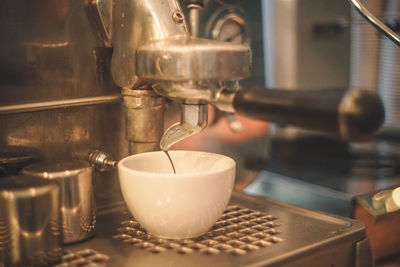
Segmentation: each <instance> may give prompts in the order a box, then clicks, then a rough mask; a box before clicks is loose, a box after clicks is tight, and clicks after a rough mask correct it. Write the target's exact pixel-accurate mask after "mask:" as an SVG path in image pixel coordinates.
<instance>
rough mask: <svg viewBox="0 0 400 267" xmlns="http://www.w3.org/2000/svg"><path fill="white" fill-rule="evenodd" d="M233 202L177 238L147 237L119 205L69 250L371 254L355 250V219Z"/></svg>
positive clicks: (309, 256) (134, 258)
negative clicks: (205, 226)
mask: <svg viewBox="0 0 400 267" xmlns="http://www.w3.org/2000/svg"><path fill="white" fill-rule="evenodd" d="M230 204H231V205H233V206H231V207H230V208H228V210H227V212H226V213H225V214H224V215H223V216H222V218H221V220H220V221H219V222H218V223H217V224H216V225H215V226H214V227H213V228H212V230H211V231H209V232H208V233H207V234H205V235H204V236H202V237H200V238H197V239H182V240H174V241H173V240H164V239H158V238H153V237H151V236H149V235H148V234H147V233H146V232H144V231H143V230H142V229H141V228H140V226H138V224H137V222H135V221H134V220H132V218H131V216H130V214H129V213H128V212H127V210H126V208H125V207H120V208H119V209H115V210H114V211H113V212H111V213H105V214H100V215H99V217H98V219H99V225H98V226H99V228H98V229H99V234H98V235H97V236H96V237H95V238H93V239H91V240H89V241H88V242H85V243H80V244H76V245H72V246H67V247H66V249H68V250H70V251H72V252H75V251H77V252H79V251H82V250H84V249H91V250H95V251H97V252H98V253H101V254H104V255H107V256H108V257H110V258H109V261H108V264H109V265H117V266H188V265H190V266H313V265H315V266H332V265H335V266H356V263H357V262H362V260H364V259H367V256H368V255H370V254H368V242H367V243H364V245H366V246H364V248H365V249H359V250H358V251H357V252H360V253H358V254H357V253H356V251H355V250H354V246H355V244H356V243H358V242H359V241H362V240H364V239H365V233H364V226H363V225H362V224H361V223H359V222H357V221H354V220H351V219H346V218H341V217H334V216H331V215H326V214H322V213H317V212H313V211H309V210H305V209H302V208H297V207H294V206H290V205H287V204H282V203H277V202H274V201H271V200H268V199H261V198H255V197H250V196H246V195H243V194H241V193H238V192H234V194H233V196H232V199H231V202H230ZM273 229H274V230H273ZM359 247H361V246H359ZM356 257H359V258H356Z"/></svg>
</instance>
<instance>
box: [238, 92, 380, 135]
mask: <svg viewBox="0 0 400 267" xmlns="http://www.w3.org/2000/svg"><path fill="white" fill-rule="evenodd" d="M233 107H234V109H235V111H237V112H238V113H240V114H243V115H245V116H248V117H252V118H255V119H260V120H266V121H269V122H274V123H283V124H291V125H293V126H298V127H301V128H306V129H309V130H315V131H319V132H324V133H328V134H330V135H334V136H338V137H340V138H342V139H346V140H349V141H363V140H366V139H368V138H370V137H372V136H373V135H374V134H375V133H376V132H377V130H379V128H380V127H381V125H382V123H383V121H384V109H383V104H382V102H381V100H380V98H379V97H378V95H377V94H375V93H373V92H371V91H367V90H363V89H350V90H344V89H334V90H280V89H267V88H262V89H258V90H249V89H242V90H239V91H238V92H237V93H236V94H235V97H234V99H233Z"/></svg>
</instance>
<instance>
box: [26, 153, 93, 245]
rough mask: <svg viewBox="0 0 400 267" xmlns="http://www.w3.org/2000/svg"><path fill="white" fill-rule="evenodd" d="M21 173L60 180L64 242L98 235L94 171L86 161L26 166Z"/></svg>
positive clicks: (42, 163)
mask: <svg viewBox="0 0 400 267" xmlns="http://www.w3.org/2000/svg"><path fill="white" fill-rule="evenodd" d="M22 173H23V174H24V175H31V176H37V177H41V178H44V179H49V180H54V181H57V183H58V185H59V186H60V200H61V203H60V211H61V217H62V230H63V241H64V243H73V242H77V241H81V240H85V239H87V238H89V237H91V236H93V235H94V234H95V226H96V208H95V203H94V192H93V177H92V176H93V171H92V168H91V167H90V165H89V164H88V163H87V162H84V161H76V160H70V161H60V162H40V163H36V164H33V165H30V166H27V167H25V168H24V169H23V170H22Z"/></svg>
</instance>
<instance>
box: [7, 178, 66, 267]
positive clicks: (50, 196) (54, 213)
mask: <svg viewBox="0 0 400 267" xmlns="http://www.w3.org/2000/svg"><path fill="white" fill-rule="evenodd" d="M59 204H60V203H59V187H58V185H57V183H55V182H53V181H49V180H44V179H40V178H37V177H29V176H22V175H21V176H9V177H4V178H1V179H0V266H47V265H52V264H55V263H57V262H59V261H60V260H61V256H62V249H61V245H62V235H61V220H60V206H59Z"/></svg>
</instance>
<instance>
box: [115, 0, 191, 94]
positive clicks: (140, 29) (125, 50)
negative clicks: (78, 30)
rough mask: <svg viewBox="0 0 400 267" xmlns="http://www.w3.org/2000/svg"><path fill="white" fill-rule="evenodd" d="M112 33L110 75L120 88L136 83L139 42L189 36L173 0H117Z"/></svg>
mask: <svg viewBox="0 0 400 267" xmlns="http://www.w3.org/2000/svg"><path fill="white" fill-rule="evenodd" d="M174 17H175V18H176V17H180V18H181V19H180V20H176V19H174ZM112 32H113V36H112V45H113V47H114V52H113V56H112V74H113V78H114V81H115V82H116V83H117V84H118V85H119V86H121V87H132V86H133V85H134V84H135V83H136V82H137V77H136V74H137V71H136V65H135V62H136V51H137V49H138V48H139V47H140V46H141V45H143V44H145V43H148V42H150V41H155V40H163V39H167V38H171V37H174V36H188V30H187V26H186V23H185V20H184V15H183V13H182V11H181V8H180V5H179V2H177V1H176V0H168V1H159V0H150V1H149V0H123V1H116V2H115V5H114V6H113V30H112Z"/></svg>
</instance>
